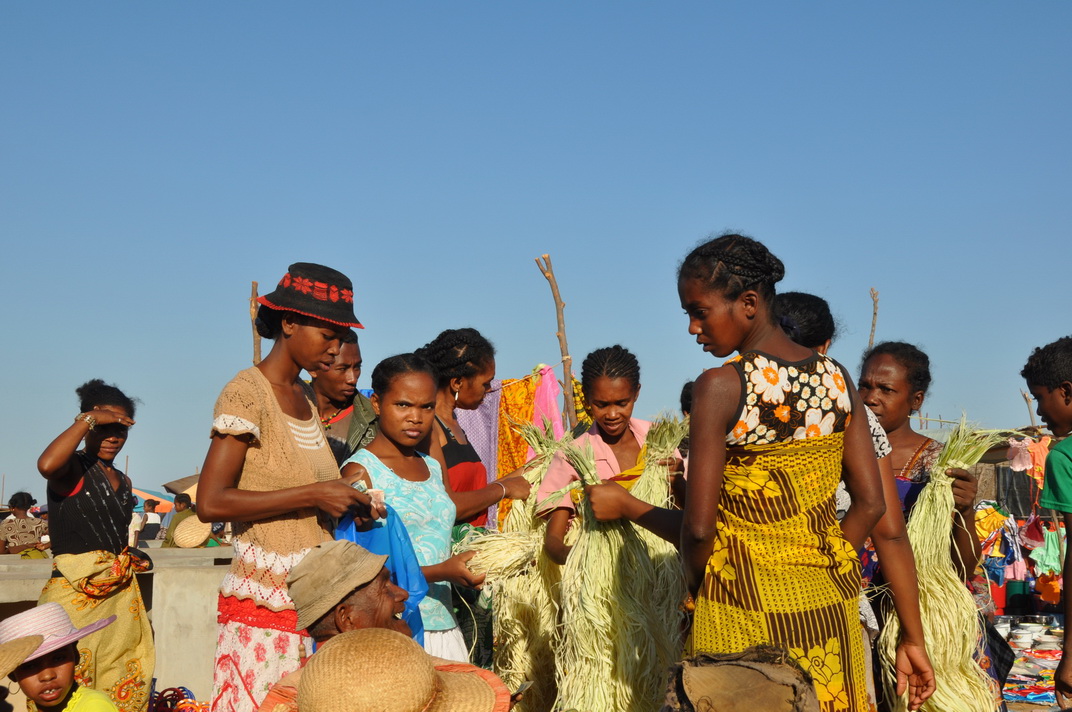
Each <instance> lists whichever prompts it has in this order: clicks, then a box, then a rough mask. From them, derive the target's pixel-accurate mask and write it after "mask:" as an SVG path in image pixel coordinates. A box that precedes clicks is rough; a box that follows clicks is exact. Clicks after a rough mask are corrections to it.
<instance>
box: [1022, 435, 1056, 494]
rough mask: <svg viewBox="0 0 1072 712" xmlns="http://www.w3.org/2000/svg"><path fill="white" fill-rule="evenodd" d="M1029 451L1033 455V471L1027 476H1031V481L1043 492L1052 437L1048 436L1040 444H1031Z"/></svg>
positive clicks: (1028, 447)
mask: <svg viewBox="0 0 1072 712" xmlns="http://www.w3.org/2000/svg"><path fill="white" fill-rule="evenodd" d="M1027 451H1028V452H1030V453H1031V469H1030V470H1028V471H1027V474H1029V475H1031V479H1033V480H1034V481H1035V483H1036V484H1037V485H1038V488H1039V489H1040V490H1041V489H1042V488H1043V485H1044V483H1045V481H1046V456H1047V455H1049V454H1050V436H1049V435H1046V436H1044V437H1043V438H1042V439H1041V440H1039V441H1038V442H1031V443H1029V444H1028V446H1027ZM1036 496H1037V495H1036Z"/></svg>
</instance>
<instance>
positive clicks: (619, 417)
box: [581, 345, 640, 437]
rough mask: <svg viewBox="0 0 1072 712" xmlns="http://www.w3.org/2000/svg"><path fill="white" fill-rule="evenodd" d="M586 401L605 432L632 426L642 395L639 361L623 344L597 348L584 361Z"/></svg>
mask: <svg viewBox="0 0 1072 712" xmlns="http://www.w3.org/2000/svg"><path fill="white" fill-rule="evenodd" d="M581 387H582V388H583V390H584V402H585V405H586V406H588V410H589V412H590V413H591V414H592V420H594V421H595V422H596V424H597V425H599V429H600V431H601V432H602V433H603V434H604V435H608V436H610V437H615V436H618V435H621V434H622V433H624V432H625V431H626V430H627V429H628V428H629V419H630V418H632V417H633V406H634V405H636V399H637V396H639V395H640V363H639V362H638V361H637V359H636V356H634V355H633V354H632V353H630V351H629V350H628V349H626V348H623V347H621V346H618V345H615V346H608V347H606V348H602V349H596V350H595V351H593V352H592V353H590V354H588V355H587V356H586V357H585V358H584V363H582V364H581Z"/></svg>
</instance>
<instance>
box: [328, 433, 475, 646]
mask: <svg viewBox="0 0 1072 712" xmlns="http://www.w3.org/2000/svg"><path fill="white" fill-rule="evenodd" d="M421 457H422V458H424V464H425V465H426V466H427V467H428V472H429V473H430V475H429V477H428V479H427V480H424V481H423V482H411V481H409V480H405V479H402V478H401V477H399V476H398V475H396V474H395V473H394V471H393V470H392V469H391V468H389V467H387V465H384V464H383V463H382V462H381V461H380V458H378V457H376V456H375V455H373V454H372V453H371V452H369V451H368V450H358V451H357V452H356V453H354V456H353V457H351V458H350V459H349V460H348V461H347V462H356V463H358V464H359V465H362V466H363V467H364V468H365V469H366V470H368V473H369V479H370V480H371V481H372V486H373V488H375V489H381V490H383V492H384V496H385V498H386V500H387V504H389V505H391V507H392V508H393V509H394V510H395V511H396V512H398V515H399V516H400V517H402V523H403V524H405V525H406V529H407V530H408V531H409V536H410V540H411V541H412V543H413V550H414V552H415V553H416V554H417V561H418V562H420V564H421V566H431V565H433V564H439V563H442V562H443V561H446V560H447V559H449V558H450V557H451V542H450V531H451V528H452V527H453V526H454V517H455V515H456V514H457V509H456V508H455V506H454V502H453V501H452V500H451V498H450V495H448V494H447V490H446V488H445V487H444V486H443V472H442V470H441V469H440V467H439V463H438V462H436V461H435V460H433V459H432V458H430V457H428V456H427V455H421ZM420 611H421V618H422V619H423V620H424V629H425V630H450V629H451V628H456V627H457V626H458V622H457V621H456V620H454V614H453V612H452V608H451V601H450V584H449V583H447V582H446V581H437V582H435V583H431V582H429V583H428V595H427V596H425V597H424V600H422V601H421V603H420Z"/></svg>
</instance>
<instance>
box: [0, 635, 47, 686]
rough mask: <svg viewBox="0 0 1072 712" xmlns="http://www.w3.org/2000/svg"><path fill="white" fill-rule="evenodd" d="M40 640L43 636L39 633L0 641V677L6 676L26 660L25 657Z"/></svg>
mask: <svg viewBox="0 0 1072 712" xmlns="http://www.w3.org/2000/svg"><path fill="white" fill-rule="evenodd" d="M42 641H44V638H43V637H42V636H40V635H28V636H26V637H25V638H15V639H14V640H9V641H7V642H6V643H0V677H4V676H6V675H7V674H8V673H10V672H11V671H12V670H14V669H15V668H17V667H18V666H19V665H22V664H23V663H24V662H26V658H28V657H29V656H30V653H32V652H33V651H35V650H37V648H38V646H39V645H41V643H42Z"/></svg>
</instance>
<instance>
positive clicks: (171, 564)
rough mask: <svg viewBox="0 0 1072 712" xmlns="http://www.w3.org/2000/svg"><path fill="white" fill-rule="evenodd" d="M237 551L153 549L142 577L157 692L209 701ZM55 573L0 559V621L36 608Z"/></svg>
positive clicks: (9, 557)
mask: <svg viewBox="0 0 1072 712" xmlns="http://www.w3.org/2000/svg"><path fill="white" fill-rule="evenodd" d="M233 553H234V551H233V549H232V548H231V547H229V546H226V547H213V548H211V549H159V548H154V549H153V550H152V552H151V553H150V557H151V558H152V560H153V569H152V571H148V572H146V573H143V574H138V585H139V586H141V591H142V596H143V598H144V599H145V607H146V608H148V609H149V617H150V620H152V624H153V636H154V639H155V642H156V679H157V683H156V688H157V689H158V690H162V689H164V688H168V687H178V686H180V685H182V686H184V687H188V688H190V690H191V691H192V692H193V693H194V695H196V696H197V699H198V700H208V698H209V695H210V694H211V692H212V659H213V657H214V654H215V650H216V599H217V595H218V591H219V587H220V582H222V581H223V577H224V575H226V573H227V571H228V569H229V568H230V565H231V557H232V555H233ZM51 575H52V560H51V559H23V558H22V557H21V556H19V555H17V554H4V555H0V619H2V618H7V617H8V616H12V615H15V614H16V613H21V612H22V611H25V610H27V609H30V608H33V607H34V606H35V605H37V599H38V597H39V596H40V595H41V589H42V588H44V586H45V583H46V582H47V581H48V578H49V576H51Z"/></svg>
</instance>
